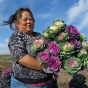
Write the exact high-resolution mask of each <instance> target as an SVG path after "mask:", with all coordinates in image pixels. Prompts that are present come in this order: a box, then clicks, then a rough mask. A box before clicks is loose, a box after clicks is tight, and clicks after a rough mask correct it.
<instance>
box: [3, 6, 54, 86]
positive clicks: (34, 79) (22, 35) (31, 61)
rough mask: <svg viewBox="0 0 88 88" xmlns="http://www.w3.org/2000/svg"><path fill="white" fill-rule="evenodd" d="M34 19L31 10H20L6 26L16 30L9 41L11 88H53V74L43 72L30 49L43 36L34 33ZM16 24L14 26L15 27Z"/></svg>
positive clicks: (5, 22)
mask: <svg viewBox="0 0 88 88" xmlns="http://www.w3.org/2000/svg"><path fill="white" fill-rule="evenodd" d="M34 22H35V20H34V17H33V14H32V12H31V10H30V9H29V8H19V9H17V11H16V12H15V14H13V15H11V16H10V18H9V20H8V21H4V25H8V24H9V25H10V28H11V29H13V30H15V32H14V33H13V34H12V35H11V37H10V39H9V44H8V47H9V50H10V53H11V58H12V71H13V74H12V76H11V88H51V86H52V74H47V73H45V72H43V67H41V66H40V63H39V61H38V60H37V59H36V53H34V52H33V51H32V50H31V49H30V47H31V44H32V43H33V42H34V41H35V40H36V39H40V38H41V37H42V36H41V34H40V33H38V32H34V31H33V29H34ZM13 24H14V25H13Z"/></svg>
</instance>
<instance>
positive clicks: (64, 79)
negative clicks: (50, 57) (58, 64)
mask: <svg viewBox="0 0 88 88" xmlns="http://www.w3.org/2000/svg"><path fill="white" fill-rule="evenodd" d="M2 58H3V59H6V58H10V55H0V72H2V71H4V70H6V69H7V68H10V67H11V65H12V62H11V60H10V59H8V60H5V61H4V60H2ZM79 73H81V74H83V75H84V76H85V77H86V84H87V86H88V70H86V69H85V70H82V71H79ZM71 78H72V75H69V74H67V73H66V72H65V71H64V70H63V69H62V68H61V71H60V75H59V77H58V78H57V82H58V86H59V88H69V87H68V84H69V81H70V80H71Z"/></svg>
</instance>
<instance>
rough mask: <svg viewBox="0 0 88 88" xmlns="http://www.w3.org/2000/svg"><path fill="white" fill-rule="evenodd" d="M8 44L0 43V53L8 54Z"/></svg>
mask: <svg viewBox="0 0 88 88" xmlns="http://www.w3.org/2000/svg"><path fill="white" fill-rule="evenodd" d="M9 53H10V52H9V48H8V44H7V43H6V44H5V43H0V54H9Z"/></svg>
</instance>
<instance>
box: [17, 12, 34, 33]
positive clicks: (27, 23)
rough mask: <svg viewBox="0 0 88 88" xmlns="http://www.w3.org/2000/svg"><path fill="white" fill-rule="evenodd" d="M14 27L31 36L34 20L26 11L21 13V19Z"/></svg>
mask: <svg viewBox="0 0 88 88" xmlns="http://www.w3.org/2000/svg"><path fill="white" fill-rule="evenodd" d="M16 26H17V28H18V29H19V30H21V31H22V32H25V33H26V34H31V33H32V31H33V28H34V20H33V18H32V17H31V15H30V13H29V12H28V11H23V12H22V17H21V18H19V19H18V21H17V22H16Z"/></svg>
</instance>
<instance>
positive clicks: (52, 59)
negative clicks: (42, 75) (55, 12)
mask: <svg viewBox="0 0 88 88" xmlns="http://www.w3.org/2000/svg"><path fill="white" fill-rule="evenodd" d="M42 37H43V38H42V39H40V40H42V41H43V42H42V43H39V41H40V40H37V42H38V44H36V41H35V42H34V44H32V48H31V49H32V50H33V51H34V52H36V53H37V59H38V60H39V61H40V63H41V65H43V66H44V67H45V68H44V72H46V73H55V74H58V73H59V71H60V67H62V68H63V69H64V70H65V71H66V72H67V73H69V74H75V73H77V72H78V71H79V70H81V69H82V68H88V42H87V38H86V36H85V35H84V34H81V33H80V32H79V31H78V30H77V28H76V27H74V26H73V25H69V26H67V25H66V24H65V23H64V21H63V20H60V19H59V20H55V21H53V22H52V24H51V25H50V26H48V27H47V28H46V29H45V30H44V31H43V32H42Z"/></svg>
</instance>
